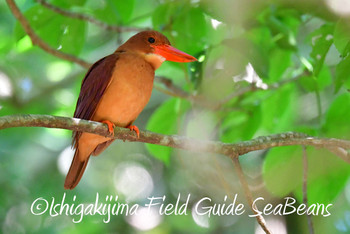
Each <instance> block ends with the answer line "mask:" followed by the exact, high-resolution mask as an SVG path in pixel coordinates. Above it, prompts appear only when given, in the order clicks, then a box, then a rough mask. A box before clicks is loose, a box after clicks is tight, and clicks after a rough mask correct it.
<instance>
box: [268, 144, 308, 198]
mask: <svg viewBox="0 0 350 234" xmlns="http://www.w3.org/2000/svg"><path fill="white" fill-rule="evenodd" d="M302 175H303V170H302V150H301V147H295V146H286V147H279V148H272V149H270V150H269V152H268V154H267V156H266V158H265V160H264V165H263V177H264V181H265V184H266V188H267V189H268V190H269V191H270V192H271V193H272V194H274V195H277V196H279V197H284V196H286V195H287V194H289V193H291V192H292V191H294V190H295V189H296V188H297V187H298V186H300V183H301V181H302Z"/></svg>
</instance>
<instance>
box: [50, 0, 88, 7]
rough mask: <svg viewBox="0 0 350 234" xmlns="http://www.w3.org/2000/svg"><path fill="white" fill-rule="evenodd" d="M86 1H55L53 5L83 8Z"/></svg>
mask: <svg viewBox="0 0 350 234" xmlns="http://www.w3.org/2000/svg"><path fill="white" fill-rule="evenodd" d="M85 3H86V0H53V1H52V4H53V5H55V6H57V7H62V8H67V9H69V8H71V7H72V6H83V5H84V4H85Z"/></svg>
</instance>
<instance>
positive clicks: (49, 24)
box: [15, 5, 86, 55]
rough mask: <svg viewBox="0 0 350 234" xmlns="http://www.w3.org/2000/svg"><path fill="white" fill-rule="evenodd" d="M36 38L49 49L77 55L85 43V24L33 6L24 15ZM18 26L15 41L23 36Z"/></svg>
mask: <svg viewBox="0 0 350 234" xmlns="http://www.w3.org/2000/svg"><path fill="white" fill-rule="evenodd" d="M24 15H25V17H26V18H27V19H28V21H29V23H30V24H31V26H32V27H33V28H34V30H35V32H36V33H37V34H38V36H39V37H40V38H41V39H43V40H44V41H45V42H46V43H47V44H49V45H50V46H51V47H53V48H55V49H58V50H61V51H63V52H66V53H70V54H74V55H77V54H79V53H80V51H81V50H82V48H83V46H84V42H85V32H86V23H85V22H84V21H81V20H76V19H71V18H67V17H64V16H62V15H58V14H56V13H53V12H52V11H49V10H47V9H46V8H43V7H41V6H37V5H36V6H34V7H32V8H30V9H29V10H28V11H26V12H25V13H24ZM25 35H26V34H25V32H24V31H23V29H22V27H21V26H20V24H19V23H18V22H17V23H16V26H15V37H16V39H17V40H20V39H22V38H23V37H24V36H25Z"/></svg>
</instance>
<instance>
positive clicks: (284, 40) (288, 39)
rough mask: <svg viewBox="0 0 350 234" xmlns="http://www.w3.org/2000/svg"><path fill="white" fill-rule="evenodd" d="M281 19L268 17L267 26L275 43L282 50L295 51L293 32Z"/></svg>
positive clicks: (295, 41) (273, 16)
mask: <svg viewBox="0 0 350 234" xmlns="http://www.w3.org/2000/svg"><path fill="white" fill-rule="evenodd" d="M282 19H283V18H281V17H276V16H275V15H270V16H269V17H268V19H267V25H268V26H269V27H270V29H271V32H272V34H273V35H274V38H275V40H276V43H277V44H278V45H279V46H280V47H281V48H283V49H289V50H296V44H297V40H296V34H295V32H294V30H293V29H292V28H291V27H290V26H289V25H288V24H286V23H285V22H283V20H282Z"/></svg>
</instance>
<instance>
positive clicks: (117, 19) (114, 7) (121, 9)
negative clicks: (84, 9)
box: [93, 0, 135, 25]
mask: <svg viewBox="0 0 350 234" xmlns="http://www.w3.org/2000/svg"><path fill="white" fill-rule="evenodd" d="M103 3H104V4H102V5H101V4H98V5H96V7H95V10H94V11H93V14H94V15H95V17H96V18H98V19H100V20H102V21H105V22H106V23H109V24H113V25H116V24H118V23H122V24H124V23H126V22H128V21H129V20H130V18H131V16H132V13H133V10H134V5H135V0H123V1H114V0H104V2H103ZM101 6H102V7H101Z"/></svg>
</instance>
